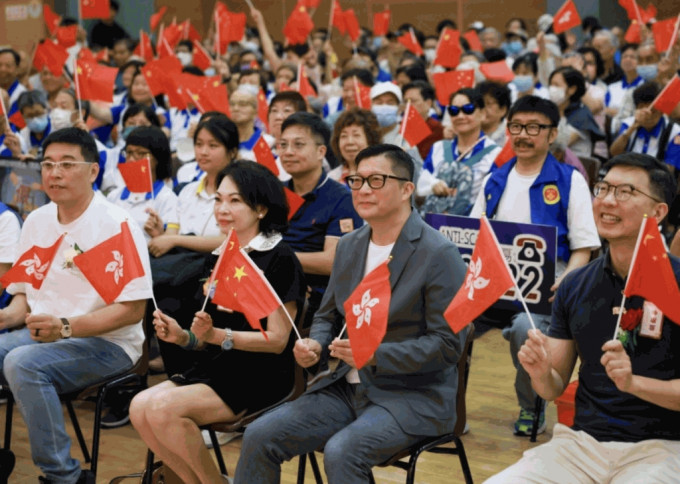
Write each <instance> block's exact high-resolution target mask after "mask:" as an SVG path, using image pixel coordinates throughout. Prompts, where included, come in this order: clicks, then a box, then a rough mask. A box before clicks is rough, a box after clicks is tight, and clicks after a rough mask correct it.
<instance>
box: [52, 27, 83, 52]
mask: <svg viewBox="0 0 680 484" xmlns="http://www.w3.org/2000/svg"><path fill="white" fill-rule="evenodd" d="M55 35H56V37H57V42H59V44H60V45H63V46H64V47H65V48H67V49H68V48H69V47H73V46H74V45H76V37H77V35H78V26H77V25H75V24H74V25H67V26H66V27H57V30H56V32H55Z"/></svg>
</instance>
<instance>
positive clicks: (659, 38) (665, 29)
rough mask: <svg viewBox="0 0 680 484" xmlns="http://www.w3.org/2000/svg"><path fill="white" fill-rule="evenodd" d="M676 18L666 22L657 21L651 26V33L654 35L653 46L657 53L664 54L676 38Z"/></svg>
mask: <svg viewBox="0 0 680 484" xmlns="http://www.w3.org/2000/svg"><path fill="white" fill-rule="evenodd" d="M677 20H678V19H677V17H674V18H669V19H666V20H659V21H657V22H654V23H653V24H652V33H653V34H654V45H655V46H656V51H657V52H666V51H667V50H668V49H670V48H671V46H672V45H673V42H675V39H676V38H677V32H676V30H675V24H676V22H677Z"/></svg>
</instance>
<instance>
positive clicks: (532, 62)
mask: <svg viewBox="0 0 680 484" xmlns="http://www.w3.org/2000/svg"><path fill="white" fill-rule="evenodd" d="M521 66H525V67H528V68H529V69H530V70H531V72H533V74H534V75H537V74H538V55H536V54H535V53H533V52H527V53H526V54H522V55H521V56H519V57H518V58H516V59H515V62H513V63H512V70H513V72H514V71H516V70H517V69H519V68H520V67H521Z"/></svg>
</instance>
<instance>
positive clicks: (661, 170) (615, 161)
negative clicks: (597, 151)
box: [602, 152, 678, 207]
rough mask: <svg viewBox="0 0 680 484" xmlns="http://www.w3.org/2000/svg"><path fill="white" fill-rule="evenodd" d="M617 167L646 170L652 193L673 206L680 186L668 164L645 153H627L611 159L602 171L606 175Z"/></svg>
mask: <svg viewBox="0 0 680 484" xmlns="http://www.w3.org/2000/svg"><path fill="white" fill-rule="evenodd" d="M615 166H635V167H638V168H642V169H643V170H645V171H646V172H647V174H648V175H649V186H650V188H651V189H652V193H653V194H654V195H656V196H657V197H658V198H659V199H660V200H663V201H664V203H666V204H667V205H668V206H669V207H670V206H671V204H672V203H673V199H674V198H675V195H676V193H677V190H678V185H677V182H676V180H675V177H673V175H672V174H671V172H670V170H669V169H668V165H667V164H666V163H664V162H663V161H659V160H657V159H656V158H654V157H653V156H650V155H646V154H643V153H635V152H626V153H621V154H620V155H616V156H615V157H613V158H612V159H610V160H609V161H608V162H607V163H605V164H604V166H603V167H602V171H603V172H604V173H605V174H606V173H607V172H609V170H611V169H612V168H613V167H615Z"/></svg>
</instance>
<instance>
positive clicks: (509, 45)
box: [503, 40, 524, 56]
mask: <svg viewBox="0 0 680 484" xmlns="http://www.w3.org/2000/svg"><path fill="white" fill-rule="evenodd" d="M523 49H524V46H523V45H522V41H520V40H513V41H512V42H506V43H505V44H503V50H505V53H506V54H508V55H510V56H516V55H518V54H519V53H520V52H522V50H523Z"/></svg>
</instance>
